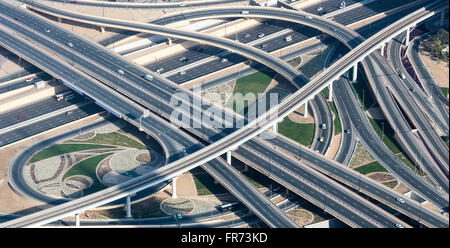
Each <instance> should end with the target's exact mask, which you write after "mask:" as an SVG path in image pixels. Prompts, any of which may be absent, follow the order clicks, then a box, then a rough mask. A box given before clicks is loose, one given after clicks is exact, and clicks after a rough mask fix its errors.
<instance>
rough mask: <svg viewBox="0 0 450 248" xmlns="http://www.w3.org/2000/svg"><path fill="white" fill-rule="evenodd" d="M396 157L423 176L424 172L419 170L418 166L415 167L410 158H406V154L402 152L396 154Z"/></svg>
mask: <svg viewBox="0 0 450 248" xmlns="http://www.w3.org/2000/svg"><path fill="white" fill-rule="evenodd" d="M397 157H398V158H399V159H401V160H402V161H403V163H405V164H406V165H407V166H408V167H409V168H411V169H412V170H413V171H415V172H416V173H417V174H419V175H420V176H425V173H423V172H422V171H421V170H420V167H419V166H418V167H415V166H414V164H413V163H412V162H411V160H409V159H408V157H407V156H405V155H404V154H403V153H400V154H397Z"/></svg>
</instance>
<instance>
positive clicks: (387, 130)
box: [368, 117, 402, 154]
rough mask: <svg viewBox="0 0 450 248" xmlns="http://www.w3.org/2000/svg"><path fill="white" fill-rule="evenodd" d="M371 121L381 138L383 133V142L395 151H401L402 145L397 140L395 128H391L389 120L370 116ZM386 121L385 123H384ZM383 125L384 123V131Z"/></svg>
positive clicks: (395, 152)
mask: <svg viewBox="0 0 450 248" xmlns="http://www.w3.org/2000/svg"><path fill="white" fill-rule="evenodd" d="M368 118H369V121H370V124H372V127H373V129H374V130H375V132H376V133H377V134H378V137H380V138H381V136H382V134H383V142H384V144H386V146H387V147H388V148H389V149H390V150H391V151H392V152H393V153H394V154H397V153H401V152H402V151H401V149H400V145H399V144H398V143H397V141H396V140H395V137H394V136H395V134H394V130H393V129H392V128H391V126H390V125H389V123H388V122H387V120H375V119H372V118H370V117H368ZM383 123H384V124H383ZM383 125H384V132H383Z"/></svg>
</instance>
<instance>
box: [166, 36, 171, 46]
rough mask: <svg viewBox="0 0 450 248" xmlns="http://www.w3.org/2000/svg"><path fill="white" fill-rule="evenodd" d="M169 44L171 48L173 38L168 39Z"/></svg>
mask: <svg viewBox="0 0 450 248" xmlns="http://www.w3.org/2000/svg"><path fill="white" fill-rule="evenodd" d="M167 40H168V42H169V46H171V45H172V38H167Z"/></svg>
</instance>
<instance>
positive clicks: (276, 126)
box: [272, 122, 278, 133]
mask: <svg viewBox="0 0 450 248" xmlns="http://www.w3.org/2000/svg"><path fill="white" fill-rule="evenodd" d="M272 131H274V132H275V133H278V122H275V123H274V124H273V125H272Z"/></svg>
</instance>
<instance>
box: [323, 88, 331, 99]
mask: <svg viewBox="0 0 450 248" xmlns="http://www.w3.org/2000/svg"><path fill="white" fill-rule="evenodd" d="M322 94H323V96H324V97H325V99H328V97H329V96H330V90H329V89H328V87H325V88H324V89H323V90H322Z"/></svg>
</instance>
